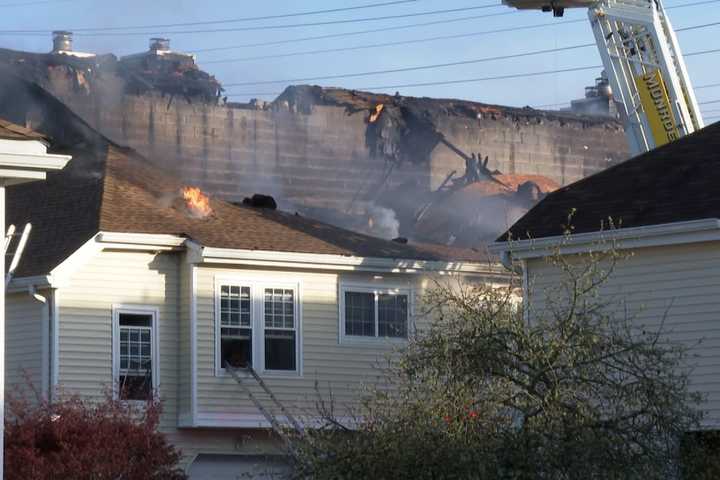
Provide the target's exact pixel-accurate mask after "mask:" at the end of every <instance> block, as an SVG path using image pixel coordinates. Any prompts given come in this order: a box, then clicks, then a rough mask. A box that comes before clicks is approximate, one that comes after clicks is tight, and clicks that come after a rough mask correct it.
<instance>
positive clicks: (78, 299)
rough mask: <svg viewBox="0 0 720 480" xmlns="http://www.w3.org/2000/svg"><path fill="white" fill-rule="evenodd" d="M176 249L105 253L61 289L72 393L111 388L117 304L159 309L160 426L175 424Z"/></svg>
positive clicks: (65, 375)
mask: <svg viewBox="0 0 720 480" xmlns="http://www.w3.org/2000/svg"><path fill="white" fill-rule="evenodd" d="M181 258H182V257H181V256H180V255H178V254H173V253H161V254H155V253H150V252H119V251H104V252H101V253H99V254H97V255H96V256H95V257H94V258H93V259H91V260H90V262H89V263H87V264H86V265H84V266H82V267H81V268H80V269H79V270H78V271H77V272H76V273H75V274H73V275H72V277H71V279H70V282H69V284H68V285H67V286H65V287H63V288H62V289H61V290H60V293H61V295H60V297H59V298H60V306H59V322H60V329H59V330H60V332H59V334H60V338H59V363H60V371H59V383H60V387H61V388H62V389H63V390H64V391H65V392H66V393H69V394H72V393H78V394H81V395H83V396H86V397H91V398H101V397H102V396H103V395H104V393H105V392H108V391H111V390H112V388H113V319H112V313H113V306H116V305H143V306H152V307H154V308H156V309H157V318H158V331H159V332H160V335H159V336H158V350H159V353H160V354H159V362H158V367H159V370H160V372H161V373H160V380H161V381H160V383H159V384H158V385H157V388H158V390H159V392H160V398H161V399H162V400H163V402H164V403H163V418H162V422H161V428H163V429H169V428H175V426H176V425H177V415H178V412H177V392H178V350H179V348H178V346H179V343H180V342H179V326H180V322H179V308H178V307H179V304H180V302H179V301H178V298H179V297H178V293H179V289H180V285H179V278H180V275H179V264H180V260H181Z"/></svg>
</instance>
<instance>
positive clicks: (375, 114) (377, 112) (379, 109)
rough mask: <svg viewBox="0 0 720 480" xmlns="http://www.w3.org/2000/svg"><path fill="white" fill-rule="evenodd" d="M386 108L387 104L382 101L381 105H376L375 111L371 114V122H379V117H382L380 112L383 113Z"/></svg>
mask: <svg viewBox="0 0 720 480" xmlns="http://www.w3.org/2000/svg"><path fill="white" fill-rule="evenodd" d="M384 108H385V105H383V104H382V103H381V104H379V105H376V106H375V111H374V112H373V113H371V114H370V119H369V122H370V123H375V122H377V119H378V118H380V114H381V113H382V111H383V109H384Z"/></svg>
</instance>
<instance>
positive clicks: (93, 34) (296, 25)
mask: <svg viewBox="0 0 720 480" xmlns="http://www.w3.org/2000/svg"><path fill="white" fill-rule="evenodd" d="M502 6H503V5H502V4H500V3H493V4H487V5H476V6H473V7H461V8H449V9H445V10H429V11H425V12H414V13H403V14H398V15H384V16H379V17H365V18H349V19H343V20H326V21H322V22H305V23H287V24H283V25H258V26H252V27H233V28H214V29H204V30H167V31H158V30H152V31H145V32H108V31H101V32H86V33H83V32H80V35H82V36H86V37H88V36H91V37H100V36H102V37H107V36H136V35H143V36H145V35H187V34H196V33H221V32H251V31H260V30H284V29H288V28H300V27H319V26H328V25H341V24H347V23H364V22H375V21H380V20H396V19H399V18H411V17H423V16H428V15H440V14H445V13H458V12H468V11H471V10H482V9H486V8H497V7H502ZM103 30H104V29H103ZM49 32H50V30H0V33H5V34H7V33H23V34H25V33H49Z"/></svg>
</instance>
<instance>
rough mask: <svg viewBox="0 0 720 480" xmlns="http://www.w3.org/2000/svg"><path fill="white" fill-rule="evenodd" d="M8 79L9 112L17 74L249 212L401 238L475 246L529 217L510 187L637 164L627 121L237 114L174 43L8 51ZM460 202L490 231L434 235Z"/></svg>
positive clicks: (383, 111)
mask: <svg viewBox="0 0 720 480" xmlns="http://www.w3.org/2000/svg"><path fill="white" fill-rule="evenodd" d="M70 48H71V46H70ZM0 66H1V67H2V68H3V69H4V71H7V72H8V75H6V76H5V77H6V78H5V79H4V80H3V83H4V86H3V88H2V89H1V90H0V99H1V100H2V103H3V109H5V110H8V109H10V110H11V109H13V108H15V107H14V106H12V103H13V102H16V101H17V100H16V99H14V98H13V97H12V94H11V93H9V91H11V90H12V88H10V87H9V86H8V85H9V84H11V83H12V78H13V75H14V76H16V77H20V78H22V79H24V80H28V81H31V82H33V83H35V84H36V85H38V86H39V87H41V88H42V89H44V90H46V91H48V92H50V93H51V94H52V95H53V96H55V97H56V98H57V99H58V100H59V101H61V102H63V103H64V104H65V105H67V106H69V107H70V108H71V109H72V110H73V111H74V112H76V113H77V114H78V115H79V116H80V117H81V118H82V119H83V120H84V121H86V122H87V123H88V124H89V125H90V126H92V127H93V128H95V129H97V130H98V131H100V132H102V134H103V135H105V136H107V137H108V138H110V139H111V140H113V141H115V142H117V143H118V144H122V145H127V146H129V147H132V148H135V149H136V150H138V151H139V152H141V153H142V154H143V155H144V156H146V157H147V158H153V159H155V161H157V162H158V163H160V165H161V166H162V167H163V168H166V169H168V170H172V171H174V172H175V173H177V174H178V175H180V176H181V177H183V178H184V179H185V181H186V182H187V183H190V184H195V185H199V186H201V187H202V188H203V189H204V190H207V191H209V192H211V193H212V194H214V195H216V196H219V197H221V198H225V199H228V200H230V201H242V199H243V198H245V197H247V196H249V195H251V194H253V193H264V194H268V195H272V196H274V197H275V199H276V200H277V201H278V203H279V207H280V208H281V209H286V210H293V211H299V212H300V213H302V214H305V215H309V216H314V217H318V218H320V219H323V220H325V221H329V222H331V223H334V224H336V225H340V226H343V227H348V228H352V229H354V230H359V231H364V232H369V233H373V234H376V235H379V236H384V237H387V238H393V237H395V236H407V237H417V238H419V239H423V240H433V241H438V242H440V243H445V244H453V242H455V244H457V242H459V243H461V244H465V245H472V244H475V243H477V242H479V241H480V238H481V237H484V236H485V234H484V233H483V232H484V230H483V229H484V228H486V227H485V226H487V225H498V224H501V226H502V227H504V226H505V225H504V223H505V221H506V220H502V218H501V217H502V216H497V218H492V219H483V220H479V219H478V218H477V217H478V215H483V216H492V215H495V213H494V212H497V211H498V208H500V209H504V210H508V209H516V208H521V210H522V209H523V208H526V206H524V207H518V205H525V203H524V202H525V201H524V200H521V199H522V198H524V197H523V195H524V194H523V193H522V192H518V190H517V188H516V187H517V185H515V187H511V186H509V185H508V184H506V183H505V182H503V181H502V177H498V176H499V175H510V176H513V175H515V176H527V175H530V176H535V177H533V178H535V179H536V180H537V182H536V184H535V186H532V185H531V186H530V187H528V188H530V190H531V191H535V190H536V189H537V183H538V182H539V183H543V182H544V181H545V180H546V179H547V180H548V181H550V182H554V183H556V184H558V185H566V184H568V183H570V182H573V181H575V180H578V179H580V178H583V177H585V176H587V175H589V174H592V173H595V172H598V171H600V170H603V169H604V168H606V167H607V166H609V165H611V164H613V163H616V162H618V161H622V160H624V159H625V158H626V157H627V155H628V153H627V145H626V140H625V137H624V134H623V131H622V127H621V125H620V123H619V122H617V121H616V120H614V119H612V118H603V117H594V116H586V115H577V114H574V113H572V112H552V111H542V110H536V109H532V108H529V107H527V108H510V107H504V106H498V105H488V104H482V103H476V102H468V101H460V100H446V99H429V98H413V97H404V96H400V95H380V94H373V93H369V92H359V91H351V90H346V89H341V88H321V87H317V86H291V87H288V88H287V89H286V91H285V92H284V93H283V94H282V95H280V96H279V97H278V98H277V99H276V100H275V101H273V102H270V103H269V104H267V105H264V106H262V107H261V106H260V104H259V103H257V102H251V103H247V104H235V103H225V102H224V101H223V99H222V98H221V97H222V87H221V85H220V84H219V83H218V82H217V80H215V79H214V77H213V76H212V75H210V74H209V73H207V72H204V71H202V70H201V69H200V68H199V67H198V66H197V64H196V63H195V59H194V57H192V55H187V54H183V53H180V52H173V51H172V50H170V48H169V44H168V43H167V40H166V39H152V40H151V47H150V49H149V50H148V51H147V52H143V53H141V54H137V55H130V56H127V57H123V58H120V59H117V58H116V57H115V56H113V55H104V56H88V57H85V56H83V55H77V54H75V55H73V54H69V53H68V52H67V50H60V51H54V52H52V53H49V54H33V53H26V52H16V51H9V50H2V51H0ZM21 108H22V109H24V111H25V112H26V115H25V118H24V121H25V124H26V125H27V126H30V127H34V126H35V125H36V124H37V123H38V122H41V121H43V119H42V118H39V117H41V114H40V113H38V111H37V109H36V108H34V107H33V105H32V104H25V105H22V106H21ZM474 158H480V159H481V160H482V161H478V163H473V161H472V159H474ZM473 165H477V166H478V168H477V169H476V168H474V167H473ZM469 166H470V167H471V168H470V169H468V167H469ZM479 167H481V168H479ZM498 179H499V180H498ZM469 180H472V182H470V181H469ZM476 181H485V182H490V183H492V184H495V185H498V186H499V187H501V190H502V191H501V192H500V193H496V194H494V195H496V198H495V199H494V200H493V201H500V204H501V206H500V207H496V208H483V207H481V206H480V205H479V204H478V203H477V202H479V201H481V199H482V198H483V197H484V195H465V194H464V193H462V192H465V193H467V191H469V190H467V189H468V188H469V189H470V190H473V189H476V190H477V191H483V188H479V187H472V186H470V187H468V184H469V183H474V182H476ZM540 190H542V189H540ZM543 192H544V190H543ZM456 194H457V195H459V196H458V197H457V198H462V199H465V200H467V199H472V200H467V201H465V200H463V201H462V202H460V204H461V205H462V207H463V208H460V209H458V208H457V207H454V208H453V209H452V211H451V213H452V214H453V215H456V216H458V219H456V220H454V221H453V222H452V224H453V225H460V224H462V221H463V219H464V218H475V220H471V221H469V224H470V225H484V226H483V227H482V228H480V227H478V228H480V229H479V230H473V229H470V230H468V229H467V228H466V227H461V226H457V227H452V229H451V228H450V227H449V226H445V227H441V226H438V227H437V228H438V229H440V230H438V231H432V229H433V228H435V227H433V226H432V225H435V224H436V223H441V222H430V223H427V222H428V219H430V218H434V215H439V213H437V212H442V211H444V210H443V209H442V208H440V206H439V205H440V204H439V203H437V202H440V203H443V202H448V201H450V202H451V203H452V202H454V201H455V200H452V201H451V200H449V199H454V198H455V195H456ZM497 195H499V196H497ZM508 202H509V203H508ZM428 204H430V207H432V208H430V207H429V206H428ZM513 211H514V210H513ZM522 211H524V210H522ZM423 212H424V213H423ZM480 212H484V213H480ZM428 214H430V215H429V216H428ZM423 219H424V221H425V222H426V223H425V224H423V225H420V221H421V220H423ZM485 220H488V221H485ZM490 220H492V221H490ZM492 228H494V227H492ZM492 228H491V229H492ZM442 229H451V230H452V231H450V230H442ZM501 230H502V228H500V229H499V230H498V232H499V231H501ZM498 232H494V233H498Z"/></svg>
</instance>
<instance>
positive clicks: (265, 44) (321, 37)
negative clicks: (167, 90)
mask: <svg viewBox="0 0 720 480" xmlns="http://www.w3.org/2000/svg"><path fill="white" fill-rule="evenodd" d="M515 13H517V12H516V11H507V12H502V13H491V14H488V15H472V16H469V17H459V18H451V19H447V20H434V21H432V22H422V23H411V24H409V25H396V26H392V27H382V28H373V29H368V30H357V31H354V32H343V33H331V34H326V35H315V36H311V37H300V38H290V39H285V40H273V41H270V42H258V43H245V44H240V45H230V46H224V47H212V48H200V49H196V50H188V52H190V53H206V52H219V51H222V50H236V49H240V48H254V47H269V46H274V45H284V44H286V43H298V42H307V41H312V40H328V39H331V38H340V37H349V36H355V35H365V34H369V33H382V32H390V31H393V30H405V29H408V28H417V27H429V26H433V25H443V24H447V23H457V22H465V21H469V20H478V19H480V18H489V17H502V16H505V15H514V14H515ZM576 21H577V20H573V21H572V22H561V23H574V22H576ZM582 21H585V20H582Z"/></svg>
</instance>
